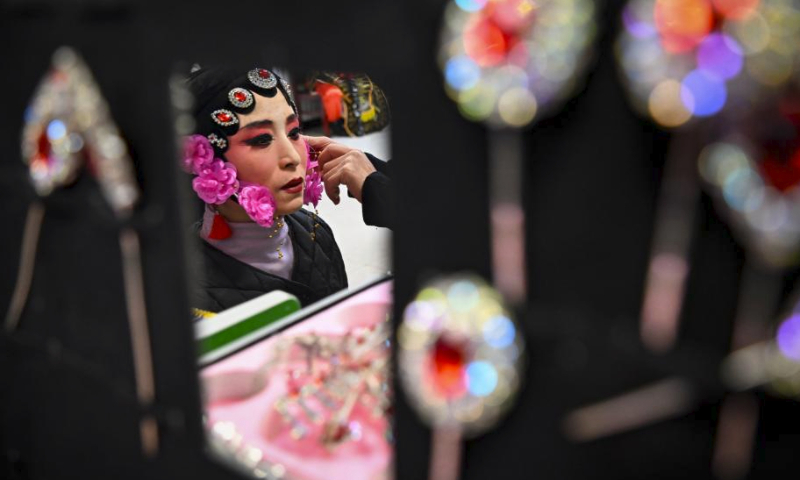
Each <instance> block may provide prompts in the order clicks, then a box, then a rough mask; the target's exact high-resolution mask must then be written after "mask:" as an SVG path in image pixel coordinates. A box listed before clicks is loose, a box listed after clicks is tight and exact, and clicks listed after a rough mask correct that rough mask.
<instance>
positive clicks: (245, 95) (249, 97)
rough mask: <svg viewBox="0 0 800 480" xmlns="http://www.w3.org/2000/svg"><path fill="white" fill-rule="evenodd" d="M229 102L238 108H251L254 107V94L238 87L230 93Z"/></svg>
mask: <svg viewBox="0 0 800 480" xmlns="http://www.w3.org/2000/svg"><path fill="white" fill-rule="evenodd" d="M228 100H230V102H231V104H232V105H233V106H234V107H237V108H249V107H250V106H251V105H253V94H252V93H250V91H249V90H245V89H244V88H240V87H236V88H234V89H232V90H231V91H230V92H228Z"/></svg>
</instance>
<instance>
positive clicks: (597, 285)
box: [0, 0, 800, 479]
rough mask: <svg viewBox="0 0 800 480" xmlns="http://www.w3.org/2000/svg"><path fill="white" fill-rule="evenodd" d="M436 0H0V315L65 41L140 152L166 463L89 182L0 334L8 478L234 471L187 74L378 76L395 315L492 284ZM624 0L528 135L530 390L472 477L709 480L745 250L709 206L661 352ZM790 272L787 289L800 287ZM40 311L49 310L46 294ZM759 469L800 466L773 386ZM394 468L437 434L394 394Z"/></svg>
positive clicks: (115, 261)
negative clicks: (198, 271) (675, 337)
mask: <svg viewBox="0 0 800 480" xmlns="http://www.w3.org/2000/svg"><path fill="white" fill-rule="evenodd" d="M444 4H445V2H443V1H441V0H418V1H414V2H410V1H409V2H398V1H392V0H372V1H363V2H351V1H336V2H332V1H330V2H321V1H315V2H289V1H286V2H275V1H265V0H262V1H237V2H221V1H219V2H211V1H199V0H198V1H193V2H188V1H187V2H183V1H181V2H178V1H170V2H167V1H160V2H156V1H148V2H144V1H142V2H133V1H123V0H69V1H66V0H58V1H56V0H52V1H45V0H39V1H36V0H29V1H21V0H5V1H4V2H0V5H2V7H0V47H1V49H0V52H2V54H0V72H2V73H0V82H2V86H3V88H2V91H3V92H4V95H3V99H4V101H3V102H2V113H0V118H2V123H0V125H2V128H0V146H2V152H3V155H2V157H0V205H2V208H0V225H2V227H0V266H1V268H0V307H1V308H0V309H2V310H3V311H4V310H5V308H6V305H7V304H8V299H9V298H10V294H11V291H12V289H13V282H14V278H15V274H16V265H17V259H18V256H19V246H20V238H21V229H22V225H23V222H24V217H25V211H26V208H27V206H28V205H29V203H30V202H31V201H33V200H34V199H35V196H34V194H33V192H32V190H31V189H30V187H29V186H28V182H27V178H26V171H25V169H24V166H23V163H22V161H21V158H20V153H19V138H20V132H21V127H22V113H23V111H24V109H25V106H26V104H27V102H28V100H29V99H30V97H31V95H32V94H33V91H34V88H35V86H36V84H37V83H38V81H39V79H40V78H41V76H42V75H43V74H44V72H45V71H46V69H47V66H48V63H49V59H50V55H51V53H52V52H53V50H54V49H55V48H56V47H58V46H59V45H65V44H66V45H72V46H74V47H76V48H77V49H78V50H79V52H80V53H81V54H82V55H83V56H84V58H85V60H86V61H87V63H88V64H89V65H90V67H91V68H92V71H93V73H94V75H95V77H96V79H97V81H98V83H99V85H100V88H101V89H102V92H103V94H104V95H105V97H106V98H107V99H108V101H109V103H110V106H111V110H112V114H113V116H114V118H115V120H116V121H117V123H118V125H119V127H120V129H121V130H122V131H123V132H124V134H125V137H126V139H127V141H128V144H129V147H130V149H131V152H132V155H133V157H134V160H135V162H136V167H137V175H138V178H139V181H140V182H141V184H142V188H143V192H144V197H143V201H142V204H141V206H140V208H139V209H138V210H137V212H136V214H135V215H134V218H133V219H132V220H131V226H133V227H134V228H135V229H136V230H137V231H138V233H139V235H140V238H141V241H142V248H143V253H144V265H143V267H144V272H145V278H146V296H147V300H148V315H149V320H150V324H151V332H152V333H153V336H154V339H153V348H154V356H155V361H156V381H157V385H156V386H157V392H158V406H157V408H156V414H157V415H158V417H159V418H160V420H161V424H162V438H161V440H162V450H161V454H160V455H159V457H158V458H157V459H156V460H155V461H151V462H142V461H140V459H139V454H138V438H137V431H136V429H137V424H136V414H137V407H136V404H135V402H134V401H133V398H134V396H133V383H132V366H131V362H130V358H131V356H130V347H129V341H128V337H127V324H126V322H125V320H124V319H125V318H126V317H125V309H124V306H123V305H124V297H123V293H122V281H121V265H120V262H119V247H118V243H117V241H118V240H117V235H118V227H119V225H117V224H116V223H115V222H114V221H113V220H111V218H112V217H111V214H110V212H109V211H108V210H107V208H106V207H105V206H104V203H103V201H102V199H100V198H99V197H98V194H97V192H96V189H95V188H94V185H92V180H91V179H89V178H82V179H81V180H80V181H79V182H78V183H77V184H76V185H75V186H74V187H72V188H70V189H67V190H65V191H61V192H57V193H55V194H53V195H52V196H51V197H50V198H49V199H47V201H46V204H47V216H46V218H45V222H44V226H43V230H42V238H41V244H40V249H39V255H38V262H37V267H36V276H35V280H34V284H33V288H32V292H31V298H30V303H29V305H28V308H27V310H26V312H25V315H24V316H23V320H22V322H23V326H22V328H21V331H20V332H19V333H18V334H16V336H15V337H13V338H12V337H9V336H7V335H5V334H3V335H0V408H2V417H0V420H2V423H0V429H1V430H2V436H0V453H2V454H3V456H2V457H0V459H2V462H0V476H3V475H5V476H7V477H10V478H15V477H16V478H48V479H50V478H78V477H80V478H100V477H106V478H140V477H143V476H147V477H148V478H189V477H191V478H228V477H230V476H231V475H232V474H230V473H226V471H225V470H224V469H222V468H221V467H219V466H217V465H216V464H215V463H214V462H212V461H209V460H208V459H206V457H205V456H204V455H203V454H202V453H201V452H202V445H203V439H202V431H201V424H200V403H199V395H198V385H197V380H196V374H195V367H194V363H193V361H194V360H193V356H194V352H193V343H192V331H191V328H192V327H191V323H190V319H189V318H188V317H187V316H186V315H185V313H184V312H186V311H188V310H187V302H186V285H187V280H186V279H187V278H190V272H191V265H192V258H193V257H192V256H193V252H192V251H191V250H189V249H187V248H186V247H185V246H184V242H185V240H186V235H187V232H188V231H189V230H188V228H187V226H188V224H189V223H190V221H191V220H192V219H191V218H189V217H190V215H186V214H182V213H181V210H180V208H179V206H180V205H181V204H188V198H189V197H188V192H187V191H186V189H185V185H184V186H183V187H176V185H182V183H181V182H180V180H179V179H180V178H181V177H180V176H179V172H178V169H177V168H176V162H175V161H174V158H175V156H176V153H177V148H176V142H175V139H174V136H173V133H172V132H173V130H172V127H171V121H172V119H171V115H172V109H171V106H170V97H169V88H168V83H169V79H170V76H171V75H172V74H173V73H174V72H175V71H176V69H180V68H182V69H183V71H185V70H186V69H187V68H188V65H190V64H191V63H193V62H199V63H200V64H203V63H204V62H211V63H222V62H225V63H230V64H235V65H241V66H242V67H243V68H250V66H251V65H253V64H265V65H281V66H284V67H286V68H289V69H297V70H301V71H302V70H313V69H332V70H342V71H364V72H367V73H368V74H370V76H371V77H372V78H373V80H374V81H375V82H376V83H377V84H378V85H380V86H381V87H382V88H383V89H384V90H385V92H386V94H387V96H388V98H389V102H390V106H391V107H392V150H393V161H395V162H397V163H396V172H397V177H396V182H397V185H398V189H399V192H400V198H399V204H400V208H398V212H397V218H398V222H397V225H398V228H397V230H396V231H395V237H394V266H395V267H394V270H395V273H396V290H395V293H396V300H397V306H396V308H395V311H396V312H400V311H401V309H402V305H403V304H405V303H406V302H407V301H408V300H409V299H410V298H411V296H412V295H413V293H414V290H415V289H416V288H417V286H418V285H419V282H420V281H422V280H424V279H426V278H429V276H430V275H433V274H435V273H436V272H450V271H462V270H472V271H476V272H478V273H481V274H484V275H486V276H488V275H489V231H488V227H487V219H488V201H487V198H488V197H487V165H488V163H487V156H486V152H487V141H486V138H487V137H486V136H487V132H486V130H485V129H484V127H483V126H481V125H476V124H472V123H469V122H467V121H466V120H464V119H462V118H461V117H460V115H459V114H458V112H457V110H456V107H455V105H454V104H453V103H452V102H451V101H450V100H449V99H448V98H447V97H446V96H445V95H444V92H443V88H442V77H441V73H440V72H439V70H438V68H437V66H436V64H435V62H434V58H435V48H436V41H437V37H438V30H439V26H440V23H441V19H442V13H443V8H444ZM622 5H623V2H621V1H618V0H614V1H609V2H607V3H602V4H598V8H597V9H598V12H599V14H600V21H599V24H600V31H599V35H598V39H597V41H596V56H595V58H594V60H593V62H592V64H591V65H590V67H589V69H588V72H589V73H588V75H587V77H586V79H585V82H583V83H582V84H581V85H582V86H581V87H580V88H579V89H578V92H577V94H576V95H575V97H574V98H573V99H572V100H570V101H569V102H568V103H567V104H566V105H565V106H564V108H563V110H562V111H561V112H560V113H559V114H558V115H556V116H555V117H552V118H550V119H548V120H545V121H543V122H541V123H539V124H538V125H537V126H536V127H535V128H534V129H532V130H528V131H525V132H523V133H521V135H522V136H523V143H524V155H525V157H526V164H525V166H526V169H525V174H524V178H523V182H524V196H525V207H526V212H527V215H528V217H527V254H528V265H527V268H528V280H529V291H530V301H529V304H528V306H527V308H526V313H525V314H524V315H523V316H522V317H521V318H520V321H521V323H522V325H523V329H524V331H525V334H526V336H527V340H528V365H529V368H528V370H527V378H526V387H525V388H524V390H523V392H522V394H521V395H520V399H519V404H518V406H517V408H516V409H515V410H514V411H513V412H511V414H510V415H509V416H508V417H507V418H506V419H505V420H504V421H503V422H502V423H501V425H499V426H498V428H496V429H495V430H493V431H491V432H490V433H488V434H486V435H484V436H483V437H481V438H478V439H476V440H471V441H469V442H468V443H467V445H466V447H465V448H466V451H465V452H466V453H465V456H464V458H465V462H464V466H465V471H464V478H470V479H485V478H498V479H500V478H503V479H505V478H509V479H510V478H520V479H521V478H539V479H571V478H574V479H592V478H616V479H627V478H629V479H639V478H647V479H654V478H710V477H711V471H710V464H711V455H712V449H713V441H714V434H715V429H716V416H717V411H718V407H719V404H720V401H721V398H722V395H723V393H724V392H723V391H722V390H721V389H720V388H719V387H718V385H717V382H716V379H715V378H716V375H715V372H716V369H717V366H718V362H719V360H720V358H721V357H722V356H723V355H724V353H725V352H726V349H727V346H728V344H729V336H730V324H731V321H732V319H733V315H734V313H735V306H736V301H737V297H738V285H739V276H740V274H741V270H742V266H743V263H744V252H743V250H742V248H741V247H740V246H739V244H738V243H737V241H736V240H735V239H734V237H733V235H732V234H731V232H730V231H729V229H728V228H727V227H726V226H725V224H724V223H723V222H721V220H720V219H719V217H718V216H717V213H716V212H715V208H714V206H713V205H712V204H711V201H710V199H709V198H708V197H706V196H702V198H701V201H700V202H699V203H698V205H697V221H696V225H695V227H696V230H695V232H696V233H695V236H694V239H693V242H692V249H691V266H692V270H691V274H690V277H689V283H688V291H687V297H686V304H685V308H684V312H683V317H682V326H683V327H682V330H681V335H680V342H679V343H680V348H679V349H678V350H677V352H676V353H674V354H673V355H672V356H667V357H650V356H648V355H646V354H644V353H643V352H642V351H641V350H640V349H639V347H637V344H638V343H637V340H636V336H635V331H636V325H637V316H638V312H639V309H640V305H641V295H642V290H643V287H642V286H643V280H644V277H645V272H646V262H647V256H648V252H649V248H650V240H651V236H652V230H653V221H654V220H653V217H654V210H655V200H656V196H657V193H658V189H659V184H660V179H661V175H662V167H663V165H664V162H665V159H666V155H667V151H668V148H669V145H670V140H671V138H670V135H669V134H667V133H664V132H661V131H659V130H658V129H657V128H655V127H654V126H652V125H651V124H650V123H649V122H648V121H647V120H644V119H641V118H639V117H637V116H635V115H634V114H633V113H632V112H631V111H630V109H629V107H628V105H627V103H626V101H625V99H624V95H623V91H622V88H621V86H620V83H619V81H618V76H617V71H616V67H615V65H614V57H613V53H612V47H613V39H614V36H615V34H616V29H617V28H618V21H617V19H618V18H619V11H620V9H621V8H622ZM795 276H796V275H795V272H793V271H790V272H788V273H786V274H785V275H784V277H783V285H784V290H785V291H784V292H783V297H784V298H786V297H787V296H788V294H789V292H790V291H791V287H792V285H793V281H794V278H795ZM45 299H46V300H45ZM675 372H682V373H687V374H690V376H691V378H694V379H695V380H697V381H698V382H701V383H702V384H703V385H706V386H707V388H706V389H705V390H704V391H706V392H707V393H708V395H707V397H706V398H705V399H704V400H703V401H701V402H700V403H699V404H698V408H697V409H696V410H695V411H694V412H692V413H690V414H688V415H685V416H683V417H681V418H678V419H675V420H672V421H668V422H662V423H659V424H657V425H654V426H651V427H648V428H645V429H641V430H637V431H634V432H630V433H627V434H622V435H619V436H616V437H613V438H610V439H607V440H602V441H598V442H594V443H590V444H586V445H574V444H571V443H569V442H568V441H567V440H565V439H564V438H563V435H562V434H561V430H560V422H561V419H562V418H563V414H564V413H565V412H567V411H568V410H569V409H571V408H573V407H575V406H579V405H582V404H585V403H587V402H591V401H594V400H598V399H601V398H604V397H607V396H609V395H613V394H614V393H618V392H621V391H624V390H627V389H630V388H633V387H636V386H638V385H641V384H643V383H645V382H648V381H652V380H657V379H661V378H663V377H664V376H666V375H669V374H672V373H675ZM758 398H759V400H760V408H761V410H762V415H761V422H760V424H759V433H758V435H759V438H758V442H757V446H756V451H755V453H754V460H755V463H754V466H753V468H752V471H751V473H750V478H774V475H778V474H780V475H782V476H783V475H786V474H791V473H792V472H794V471H796V468H797V466H798V464H799V463H800V460H798V459H797V458H796V457H797V456H796V455H794V454H793V452H794V451H796V449H797V448H798V446H800V436H798V431H799V429H798V427H800V425H798V420H796V417H798V415H796V413H797V408H798V407H797V405H796V404H794V403H792V402H789V401H783V400H778V399H775V398H772V397H770V396H768V395H766V394H763V393H758ZM396 430H397V432H396V436H397V457H396V471H397V474H398V478H402V479H419V478H425V475H426V472H427V464H428V450H429V446H430V445H429V432H428V430H427V429H426V428H425V427H423V426H422V424H420V423H419V422H418V420H417V419H416V417H415V415H414V414H413V412H412V411H411V410H410V409H409V407H408V406H407V404H406V403H405V402H404V398H403V395H402V392H398V395H397V406H396Z"/></svg>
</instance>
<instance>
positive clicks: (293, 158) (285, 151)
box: [280, 138, 300, 168]
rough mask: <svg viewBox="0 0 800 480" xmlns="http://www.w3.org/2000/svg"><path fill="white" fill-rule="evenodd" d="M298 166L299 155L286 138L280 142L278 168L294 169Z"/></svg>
mask: <svg viewBox="0 0 800 480" xmlns="http://www.w3.org/2000/svg"><path fill="white" fill-rule="evenodd" d="M299 164H300V155H299V154H298V153H297V150H296V149H295V148H294V145H292V142H291V141H289V139H288V138H286V139H283V141H282V142H281V150H280V166H281V168H291V167H296V166H297V165H299Z"/></svg>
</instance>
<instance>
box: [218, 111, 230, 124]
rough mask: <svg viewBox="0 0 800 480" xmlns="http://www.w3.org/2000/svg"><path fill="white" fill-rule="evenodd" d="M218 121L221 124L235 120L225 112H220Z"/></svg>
mask: <svg viewBox="0 0 800 480" xmlns="http://www.w3.org/2000/svg"><path fill="white" fill-rule="evenodd" d="M217 120H219V121H220V122H224V123H227V122H230V121H231V120H233V118H232V117H231V116H230V114H227V113H225V112H219V113H218V114H217Z"/></svg>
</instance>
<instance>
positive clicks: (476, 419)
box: [397, 275, 524, 478]
mask: <svg viewBox="0 0 800 480" xmlns="http://www.w3.org/2000/svg"><path fill="white" fill-rule="evenodd" d="M397 340H398V344H399V346H400V349H399V352H398V362H399V364H398V366H399V372H400V380H401V383H402V385H403V387H404V390H405V391H406V393H407V395H408V397H409V399H410V402H411V405H412V406H413V407H414V408H415V409H416V411H417V412H418V413H419V414H420V416H421V417H422V418H423V419H425V420H427V421H428V422H429V423H430V424H431V426H432V427H433V428H434V440H433V448H434V453H433V454H432V459H433V460H432V464H431V475H430V477H431V478H457V472H458V468H459V462H458V458H457V457H458V453H457V452H459V451H460V439H461V438H462V436H465V435H466V436H474V435H477V434H480V433H482V432H483V431H485V430H486V429H488V428H490V427H492V426H493V425H495V424H496V423H497V421H498V420H499V419H500V417H501V415H502V414H503V413H504V412H506V411H507V410H508V408H509V407H510V406H511V404H512V403H513V401H512V400H513V398H514V397H515V394H516V392H517V390H518V388H519V384H520V380H521V379H520V367H521V360H522V355H523V348H524V345H523V342H522V337H521V335H519V334H518V333H517V327H516V325H515V322H514V320H513V318H512V316H511V314H510V313H509V311H508V310H507V309H506V308H505V307H504V305H503V302H502V300H501V298H500V294H499V293H498V292H497V291H495V290H494V289H493V288H491V287H490V286H489V285H488V284H486V283H485V282H484V281H483V280H481V279H480V278H478V277H475V276H471V275H454V276H450V277H442V278H439V279H436V280H434V281H432V282H430V283H428V284H426V285H425V286H424V287H423V288H422V289H421V290H420V292H419V293H418V294H417V296H416V298H415V299H414V300H413V301H412V302H411V303H410V304H409V305H408V306H407V307H406V309H405V312H404V314H403V320H402V323H401V324H400V327H399V330H398V331H397ZM444 451H448V452H450V453H451V454H455V455H444V454H443V452H444ZM442 461H446V462H448V463H447V464H446V465H445V466H442V464H441V463H439V462H442Z"/></svg>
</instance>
